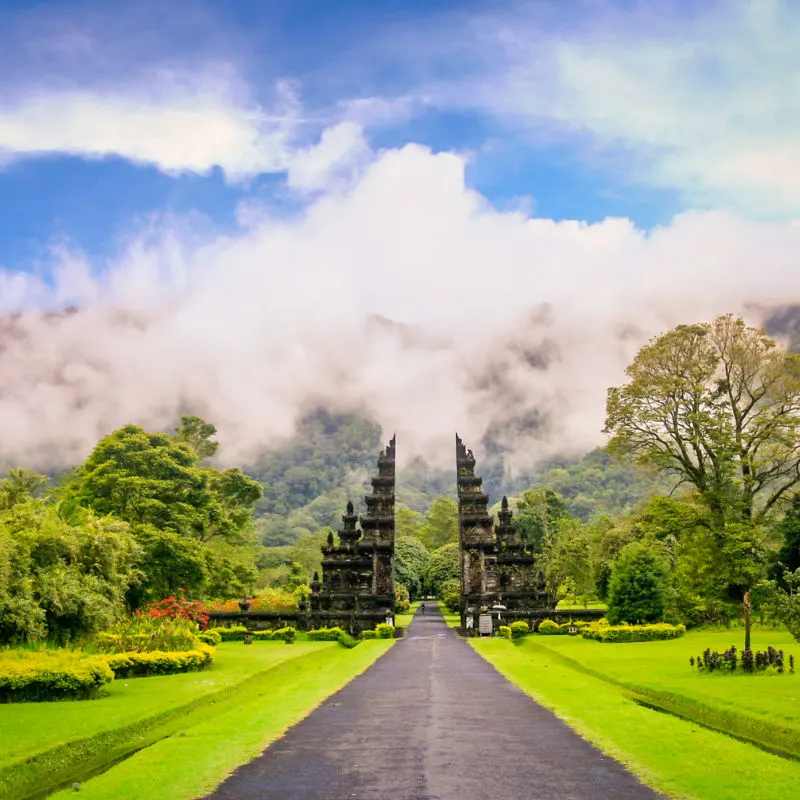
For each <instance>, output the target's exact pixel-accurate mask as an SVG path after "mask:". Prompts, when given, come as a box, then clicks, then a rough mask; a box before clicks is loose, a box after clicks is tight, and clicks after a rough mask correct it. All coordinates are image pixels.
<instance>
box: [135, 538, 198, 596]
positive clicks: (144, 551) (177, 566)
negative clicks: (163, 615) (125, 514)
mask: <svg viewBox="0 0 800 800" xmlns="http://www.w3.org/2000/svg"><path fill="white" fill-rule="evenodd" d="M132 533H133V537H134V539H135V540H136V542H137V543H138V545H139V547H140V548H141V555H140V557H139V560H138V566H139V569H140V570H141V572H142V576H143V577H142V580H141V582H139V583H138V584H136V585H134V586H132V587H130V588H129V590H128V592H127V602H128V605H129V607H130V608H131V609H132V610H136V609H138V608H141V607H142V606H144V605H146V604H147V603H149V602H152V601H155V600H162V599H163V598H165V597H169V596H170V595H174V594H175V593H176V592H177V591H178V589H184V590H185V591H186V592H187V594H189V595H190V596H195V597H197V596H200V595H202V594H203V593H204V591H205V588H206V582H207V580H208V577H209V575H208V560H207V558H206V553H207V550H206V548H205V547H204V546H203V545H202V544H201V543H200V542H199V541H197V540H196V539H194V538H192V537H191V536H185V535H183V534H180V533H176V532H175V531H169V530H159V529H158V528H156V527H154V526H153V525H135V526H132Z"/></svg>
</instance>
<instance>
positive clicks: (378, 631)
mask: <svg viewBox="0 0 800 800" xmlns="http://www.w3.org/2000/svg"><path fill="white" fill-rule="evenodd" d="M375 638H376V639H394V625H390V624H389V623H388V622H379V623H378V624H377V625H376V626H375Z"/></svg>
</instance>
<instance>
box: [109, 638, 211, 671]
mask: <svg viewBox="0 0 800 800" xmlns="http://www.w3.org/2000/svg"><path fill="white" fill-rule="evenodd" d="M214 653H215V651H214V648H213V647H210V646H209V645H207V644H203V643H202V642H200V643H199V644H198V645H197V648H196V649H194V650H180V651H177V652H173V653H165V652H162V651H160V650H151V651H150V652H148V653H114V654H113V655H109V656H105V659H106V661H107V663H108V666H109V667H111V669H112V670H113V671H114V675H115V676H116V677H117V678H144V677H148V676H151V675H172V674H174V673H176V672H195V671H197V670H201V669H205V668H206V667H208V666H210V665H211V663H212V661H213V660H214Z"/></svg>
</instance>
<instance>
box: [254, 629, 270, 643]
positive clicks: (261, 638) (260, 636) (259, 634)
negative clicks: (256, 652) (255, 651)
mask: <svg viewBox="0 0 800 800" xmlns="http://www.w3.org/2000/svg"><path fill="white" fill-rule="evenodd" d="M274 633H275V632H274V631H253V641H254V642H270V641H272V639H273V638H274Z"/></svg>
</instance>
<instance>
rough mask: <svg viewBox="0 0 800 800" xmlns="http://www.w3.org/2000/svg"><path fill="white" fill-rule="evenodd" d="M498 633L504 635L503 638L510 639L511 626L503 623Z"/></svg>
mask: <svg viewBox="0 0 800 800" xmlns="http://www.w3.org/2000/svg"><path fill="white" fill-rule="evenodd" d="M497 632H498V634H500V636H502V637H503V639H510V638H511V628H510V627H509V626H508V625H501V626H500V627H499V628H498V629H497Z"/></svg>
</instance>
